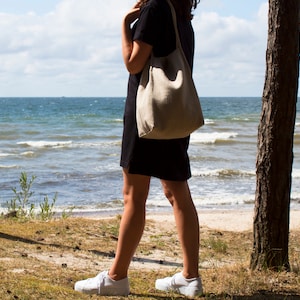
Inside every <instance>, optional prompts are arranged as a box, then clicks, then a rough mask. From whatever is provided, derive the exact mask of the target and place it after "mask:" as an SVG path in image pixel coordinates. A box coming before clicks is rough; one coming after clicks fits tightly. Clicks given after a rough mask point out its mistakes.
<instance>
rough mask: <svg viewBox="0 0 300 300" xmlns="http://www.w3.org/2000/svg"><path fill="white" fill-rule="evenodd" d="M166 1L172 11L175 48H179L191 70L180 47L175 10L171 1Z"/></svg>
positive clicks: (187, 66)
mask: <svg viewBox="0 0 300 300" xmlns="http://www.w3.org/2000/svg"><path fill="white" fill-rule="evenodd" d="M166 1H167V3H168V4H169V6H170V9H171V13H172V19H173V25H174V30H175V35H176V48H178V49H180V52H181V54H182V56H183V58H184V60H185V62H186V68H188V69H189V71H190V72H191V68H190V65H189V63H188V61H187V59H186V57H185V53H184V51H183V49H182V46H181V42H180V37H179V32H178V28H177V18H176V12H175V8H174V6H173V4H172V2H171V0H166Z"/></svg>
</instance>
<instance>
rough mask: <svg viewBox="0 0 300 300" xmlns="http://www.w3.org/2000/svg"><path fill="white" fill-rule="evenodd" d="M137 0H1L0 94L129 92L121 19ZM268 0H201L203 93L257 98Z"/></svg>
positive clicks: (196, 21)
mask: <svg viewBox="0 0 300 300" xmlns="http://www.w3.org/2000/svg"><path fill="white" fill-rule="evenodd" d="M134 3H135V0H133V1H132V0H114V1H104V0H42V1H41V0H23V1H20V0H9V1H8V0H0V97H61V96H65V97H125V96H126V89H127V80H128V73H127V71H126V69H125V67H124V64H123V60H122V53H121V30H120V29H121V20H122V18H123V16H124V14H125V13H126V12H127V11H128V10H129V9H130V8H131V7H132V6H133V5H134ZM267 19H268V1H267V0H201V2H200V4H199V5H198V7H197V9H196V11H195V12H194V18H193V21H192V23H193V27H194V31H195V39H196V47H195V58H194V71H193V76H194V81H195V84H196V87H197V90H198V94H199V96H200V98H201V97H247V96H250V97H251V96H253V97H259V96H261V95H262V92H263V85H264V79H265V64H266V63H265V52H266V45H267Z"/></svg>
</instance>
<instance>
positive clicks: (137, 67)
mask: <svg viewBox="0 0 300 300" xmlns="http://www.w3.org/2000/svg"><path fill="white" fill-rule="evenodd" d="M141 5H142V1H139V2H137V3H136V4H135V5H134V7H133V8H132V9H131V10H130V11H129V12H128V13H127V14H126V15H125V17H124V19H123V23H122V54H123V60H124V63H125V66H126V68H127V70H128V71H129V73H131V74H136V73H139V72H141V71H142V70H143V68H144V66H145V64H146V62H147V60H148V58H149V56H150V54H151V51H152V46H151V45H148V44H146V43H144V42H141V41H132V34H131V28H130V25H131V24H132V23H133V22H134V21H136V20H137V19H138V17H139V15H140V7H141Z"/></svg>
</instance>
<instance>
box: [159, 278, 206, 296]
mask: <svg viewBox="0 0 300 300" xmlns="http://www.w3.org/2000/svg"><path fill="white" fill-rule="evenodd" d="M155 288H156V289H157V290H160V291H165V292H176V293H179V294H181V295H184V296H187V297H195V296H197V295H201V294H203V289H202V282H201V278H200V277H197V278H192V279H186V278H184V277H183V276H182V273H177V274H175V275H174V276H172V277H166V278H163V279H157V280H156V282H155Z"/></svg>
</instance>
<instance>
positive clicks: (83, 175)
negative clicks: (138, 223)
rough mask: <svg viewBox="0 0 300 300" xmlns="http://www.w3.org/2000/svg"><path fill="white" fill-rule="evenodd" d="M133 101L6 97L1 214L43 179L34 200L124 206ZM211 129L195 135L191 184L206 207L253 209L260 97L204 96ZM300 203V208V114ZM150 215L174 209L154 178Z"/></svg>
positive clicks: (296, 190)
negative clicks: (124, 146)
mask: <svg viewBox="0 0 300 300" xmlns="http://www.w3.org/2000/svg"><path fill="white" fill-rule="evenodd" d="M124 104H125V98H103V97H96V98H68V97H67V98H65V97H62V98H0V107H1V109H0V192H1V193H0V210H2V211H5V209H6V207H7V205H6V203H7V202H8V201H10V200H11V199H12V198H13V196H14V194H13V191H12V188H14V187H16V188H17V190H19V177H20V174H21V172H26V173H27V175H28V177H29V178H30V177H31V176H32V175H34V176H36V179H35V181H34V184H33V186H32V191H34V194H33V196H32V198H31V202H32V203H34V204H35V205H37V206H38V203H40V202H42V201H43V199H44V197H45V196H46V195H47V196H48V198H49V200H51V199H52V198H53V197H54V195H55V193H57V201H56V209H57V210H58V211H59V210H65V209H68V208H72V209H73V212H98V213H101V212H102V213H108V212H111V213H115V212H118V211H120V210H121V209H122V170H121V168H120V166H119V159H120V147H121V137H122V127H123V123H122V122H123V121H122V120H123V109H124ZM201 104H202V108H203V112H204V116H205V126H203V127H202V128H200V129H199V130H197V131H196V132H195V133H193V134H192V135H191V142H190V148H189V155H190V160H191V168H192V175H193V176H192V178H191V179H190V180H189V184H190V188H191V192H192V195H193V199H194V201H195V204H196V206H197V208H198V209H233V208H245V209H246V208H252V207H253V204H254V196H255V185H256V177H255V162H256V153H257V148H256V144H257V128H258V124H259V119H260V111H261V99H260V98H245V97H244V98H224V97H223V98H202V99H201ZM292 178H293V183H292V193H291V197H292V203H291V206H292V207H294V208H300V114H299V108H298V112H297V119H296V127H295V139H294V165H293V173H292ZM147 209H148V210H149V211H168V210H169V209H170V207H169V204H168V202H167V200H166V199H165V197H164V195H163V193H162V190H161V186H160V182H159V180H158V179H155V178H153V180H152V181H151V190H150V194H149V198H148V202H147Z"/></svg>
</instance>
